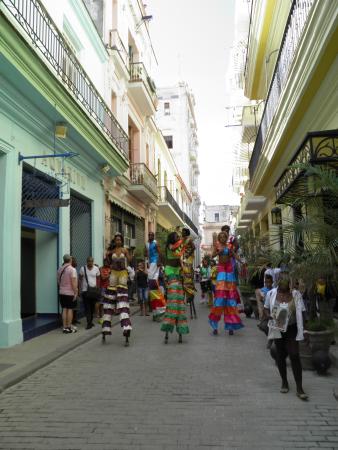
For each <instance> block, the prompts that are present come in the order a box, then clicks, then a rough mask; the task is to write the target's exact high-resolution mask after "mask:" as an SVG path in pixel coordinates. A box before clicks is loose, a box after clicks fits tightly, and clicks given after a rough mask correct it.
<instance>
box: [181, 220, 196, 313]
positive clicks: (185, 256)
mask: <svg viewBox="0 0 338 450" xmlns="http://www.w3.org/2000/svg"><path fill="white" fill-rule="evenodd" d="M182 246H183V253H182V263H183V290H184V295H185V300H186V302H187V303H189V305H190V312H191V314H190V317H191V318H192V317H193V314H194V317H195V319H196V318H197V315H196V309H195V302H194V297H195V292H196V289H195V284H194V267H193V266H194V257H195V244H194V242H193V240H192V238H191V236H190V230H189V229H188V228H183V229H182Z"/></svg>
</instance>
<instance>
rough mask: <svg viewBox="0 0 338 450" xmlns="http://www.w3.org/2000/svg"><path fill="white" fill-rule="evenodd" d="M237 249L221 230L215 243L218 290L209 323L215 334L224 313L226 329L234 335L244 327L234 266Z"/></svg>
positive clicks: (214, 254) (214, 253)
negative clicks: (239, 311) (240, 313)
mask: <svg viewBox="0 0 338 450" xmlns="http://www.w3.org/2000/svg"><path fill="white" fill-rule="evenodd" d="M234 252H235V249H234V248H233V246H232V244H231V243H229V242H228V235H227V233H226V232H225V231H221V232H220V233H219V235H218V242H217V243H216V244H215V247H214V252H213V257H215V256H218V266H217V280H216V291H215V296H214V304H213V307H212V308H211V311H210V314H209V323H210V325H211V327H212V329H213V334H214V335H217V334H218V322H219V321H220V319H221V317H222V314H223V315H224V329H225V330H226V331H228V332H229V335H230V336H232V335H233V334H234V331H235V330H239V329H240V328H242V327H243V324H242V321H241V318H240V316H239V313H238V306H237V305H238V304H239V303H240V298H239V294H238V291H237V285H236V275H235V272H234V266H233V261H232V258H233V255H234Z"/></svg>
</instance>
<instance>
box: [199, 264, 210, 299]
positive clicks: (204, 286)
mask: <svg viewBox="0 0 338 450" xmlns="http://www.w3.org/2000/svg"><path fill="white" fill-rule="evenodd" d="M200 285H201V291H202V295H201V304H203V303H205V296H206V295H207V298H208V299H209V297H210V296H212V293H211V291H212V287H211V269H210V265H209V260H208V258H203V259H202V267H201V270H200Z"/></svg>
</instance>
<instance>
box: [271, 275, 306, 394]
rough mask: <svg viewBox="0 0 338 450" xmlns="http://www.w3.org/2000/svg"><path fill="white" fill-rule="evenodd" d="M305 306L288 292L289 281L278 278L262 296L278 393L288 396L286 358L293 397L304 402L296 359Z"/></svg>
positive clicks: (286, 276) (291, 292) (286, 278)
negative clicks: (293, 384) (279, 382)
mask: <svg viewBox="0 0 338 450" xmlns="http://www.w3.org/2000/svg"><path fill="white" fill-rule="evenodd" d="M304 313H305V306H304V302H303V298H302V296H301V293H300V292H299V291H297V290H295V289H294V290H292V291H291V289H290V278H289V276H288V275H287V274H281V277H280V279H279V282H278V287H277V288H274V289H272V290H271V291H269V292H268V293H267V294H266V298H265V303H264V314H265V316H266V317H267V318H268V319H270V320H269V334H268V339H269V340H271V339H273V340H274V343H275V346H276V362H277V367H278V370H279V374H280V376H281V379H282V386H281V389H280V392H281V393H282V394H286V393H288V392H289V383H288V379H287V369H286V358H287V356H289V358H290V361H291V368H292V372H293V376H294V379H295V382H296V387H297V397H298V398H300V399H301V400H307V399H308V396H307V395H306V394H305V392H304V390H303V383H302V364H301V361H300V356H299V341H302V340H303V339H304V335H303V323H304V317H303V316H304Z"/></svg>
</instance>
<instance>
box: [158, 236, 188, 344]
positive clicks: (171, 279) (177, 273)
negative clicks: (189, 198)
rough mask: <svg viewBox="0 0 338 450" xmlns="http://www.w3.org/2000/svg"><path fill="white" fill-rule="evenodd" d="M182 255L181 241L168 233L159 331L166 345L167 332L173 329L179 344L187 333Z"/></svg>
mask: <svg viewBox="0 0 338 450" xmlns="http://www.w3.org/2000/svg"><path fill="white" fill-rule="evenodd" d="M182 253H183V252H182V240H181V239H179V236H178V234H177V233H176V232H172V233H170V234H169V235H168V239H167V245H166V265H165V268H164V273H165V276H166V279H167V307H166V311H165V314H164V318H163V322H162V325H161V330H162V331H164V332H165V338H164V342H165V344H167V343H168V337H169V332H170V333H172V332H173V331H174V328H175V327H176V331H177V333H178V342H179V343H182V335H183V334H188V333H189V327H188V323H187V318H186V311H185V309H186V307H185V303H184V291H183V284H182V262H181V257H182Z"/></svg>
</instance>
